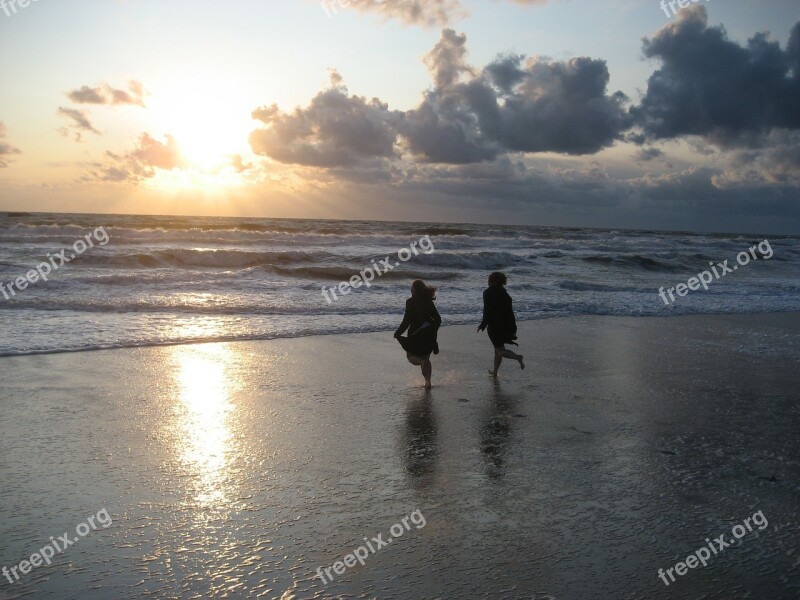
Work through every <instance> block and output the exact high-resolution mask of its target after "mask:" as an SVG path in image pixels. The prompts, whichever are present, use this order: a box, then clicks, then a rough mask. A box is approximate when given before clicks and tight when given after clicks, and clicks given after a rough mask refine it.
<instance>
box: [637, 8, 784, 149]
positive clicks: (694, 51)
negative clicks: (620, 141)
mask: <svg viewBox="0 0 800 600" xmlns="http://www.w3.org/2000/svg"><path fill="white" fill-rule="evenodd" d="M644 54H645V56H646V57H648V58H654V59H658V60H660V61H661V63H662V66H661V68H659V69H658V70H657V71H656V72H655V73H653V75H652V76H651V77H650V79H649V81H648V86H647V93H646V95H645V96H644V98H643V99H642V102H641V105H639V106H637V107H634V108H633V109H631V113H632V115H633V116H634V117H635V118H636V120H637V122H638V124H639V125H640V126H641V128H642V134H641V135H640V136H639V137H636V138H634V141H637V142H640V143H641V142H643V141H645V140H646V139H670V138H676V137H680V136H702V137H704V138H706V139H707V140H708V141H710V142H712V143H715V144H716V145H718V146H722V147H729V146H752V145H757V144H758V143H759V140H760V139H761V137H762V136H764V135H765V134H768V133H769V132H770V131H771V130H773V129H791V130H796V129H800V110H798V107H800V22H799V23H797V24H796V25H795V26H794V28H793V29H792V33H791V38H790V41H789V44H788V46H787V48H786V50H785V51H784V50H782V49H781V47H780V45H779V44H778V43H777V42H774V41H771V40H770V39H769V38H768V37H767V35H766V34H757V35H755V36H753V37H752V38H750V40H749V41H748V43H747V46H746V47H745V46H741V45H739V44H737V43H736V42H733V41H730V40H729V39H728V37H727V34H726V32H725V30H724V29H723V28H722V27H721V26H718V27H709V26H708V18H707V15H706V10H705V7H703V6H702V5H696V6H692V7H689V8H686V9H684V10H682V11H681V13H680V15H679V17H678V19H677V21H675V22H674V23H671V24H670V25H667V26H665V27H663V28H662V29H661V30H659V31H658V32H657V33H656V34H655V35H654V36H653V37H652V38H651V39H647V38H645V39H644Z"/></svg>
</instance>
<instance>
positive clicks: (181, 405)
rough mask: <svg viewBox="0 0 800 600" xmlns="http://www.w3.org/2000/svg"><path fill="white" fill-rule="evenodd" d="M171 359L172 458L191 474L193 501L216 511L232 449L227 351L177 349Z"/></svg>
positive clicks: (224, 497) (223, 500)
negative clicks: (173, 382)
mask: <svg viewBox="0 0 800 600" xmlns="http://www.w3.org/2000/svg"><path fill="white" fill-rule="evenodd" d="M173 359H174V361H175V367H176V368H175V379H176V394H177V397H176V402H175V410H176V411H177V416H178V419H177V420H176V428H175V429H176V431H175V434H176V435H175V439H176V445H177V446H178V447H177V448H176V455H177V456H178V458H179V460H180V461H181V462H182V463H183V464H184V465H185V466H186V467H188V469H189V471H190V473H192V474H194V475H195V485H196V495H195V497H194V500H195V502H197V503H198V504H199V505H200V506H203V507H209V508H215V507H217V508H218V507H220V506H222V505H225V504H227V503H228V502H229V497H228V495H229V491H230V490H229V489H228V488H229V486H230V479H231V478H230V473H229V472H228V471H229V468H230V465H229V462H230V458H231V456H232V455H233V453H234V451H235V448H234V446H235V440H234V438H233V435H232V432H231V420H232V418H233V416H234V413H235V410H236V408H235V406H234V404H232V402H231V399H230V396H231V392H232V388H233V386H234V385H235V381H234V380H233V378H232V376H231V373H230V371H231V368H230V367H231V359H232V356H231V351H230V350H229V348H228V346H226V345H225V344H200V345H192V346H176V347H174V348H173Z"/></svg>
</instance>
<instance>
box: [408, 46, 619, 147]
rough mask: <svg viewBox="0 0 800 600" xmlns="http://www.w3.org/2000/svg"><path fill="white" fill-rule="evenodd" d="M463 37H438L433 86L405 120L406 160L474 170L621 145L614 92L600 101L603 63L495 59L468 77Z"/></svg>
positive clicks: (429, 60) (605, 77)
mask: <svg viewBox="0 0 800 600" xmlns="http://www.w3.org/2000/svg"><path fill="white" fill-rule="evenodd" d="M464 43H465V39H464V36H457V35H455V33H454V32H453V31H452V30H444V31H443V32H442V39H441V40H440V42H439V43H438V44H437V46H436V48H434V50H433V51H432V52H431V53H430V54H428V56H427V57H426V64H427V65H428V67H429V69H430V70H431V74H432V76H433V78H434V81H435V82H436V87H435V88H434V89H433V90H431V91H429V92H427V93H426V95H425V98H424V100H423V102H422V104H421V105H420V107H419V108H418V109H416V110H414V111H411V112H410V113H409V114H408V115H407V119H408V122H409V127H410V130H409V132H408V134H407V137H408V140H409V144H410V148H411V150H412V152H414V153H416V154H418V155H419V156H420V157H421V158H422V159H423V160H426V161H431V162H451V163H459V162H474V161H475V160H487V159H491V158H494V157H495V156H497V155H501V154H507V153H513V152H524V153H534V152H557V153H563V154H573V155H580V154H594V153H595V152H598V151H599V150H601V149H603V148H605V147H608V146H611V145H613V143H614V142H615V141H616V140H619V139H621V138H622V132H623V131H624V130H625V129H627V128H628V127H629V123H630V119H629V117H628V115H627V113H626V110H625V103H626V102H627V97H626V96H625V95H624V94H623V93H622V92H616V93H614V94H611V95H609V94H607V92H606V89H607V86H608V82H609V78H610V76H609V72H608V68H607V66H606V63H605V61H602V60H596V59H591V58H587V57H580V58H572V59H569V60H567V61H550V60H547V59H544V58H526V57H525V56H524V55H510V56H501V57H499V58H497V59H496V60H495V61H493V62H492V63H490V64H489V65H488V66H486V67H485V68H484V69H483V70H482V71H480V72H476V71H475V70H474V69H472V68H471V67H469V66H468V65H466V64H465V63H464V48H463V45H464Z"/></svg>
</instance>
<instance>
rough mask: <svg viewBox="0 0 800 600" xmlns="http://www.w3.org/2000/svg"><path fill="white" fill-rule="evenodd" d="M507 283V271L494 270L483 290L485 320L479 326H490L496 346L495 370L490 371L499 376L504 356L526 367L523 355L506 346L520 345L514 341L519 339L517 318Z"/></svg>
mask: <svg viewBox="0 0 800 600" xmlns="http://www.w3.org/2000/svg"><path fill="white" fill-rule="evenodd" d="M505 285H506V275H505V273H500V272H494V273H492V274H491V275H489V287H488V288H486V290H485V291H484V292H483V320H482V321H481V324H480V325H479V326H478V331H483V330H484V329H486V328H487V327H488V328H489V339H490V340H491V341H492V345H493V346H494V370H491V371H489V373H490V374H491V375H492V377H497V369H499V368H500V364H501V363H502V362H503V358H504V357H505V358H513V359H514V360H516V361H517V362H519V366H520V368H522V369H524V368H525V362H524V361H523V357H522V355H521V354H516V353H515V352H512V351H511V350H506V346H505V345H506V344H514V345H515V346H517V345H518V344H517V342H515V341H514V340H516V339H517V320H516V319H515V318H514V309H513V308H512V306H511V296H509V295H508V292H507V291H506V288H505V287H504V286H505Z"/></svg>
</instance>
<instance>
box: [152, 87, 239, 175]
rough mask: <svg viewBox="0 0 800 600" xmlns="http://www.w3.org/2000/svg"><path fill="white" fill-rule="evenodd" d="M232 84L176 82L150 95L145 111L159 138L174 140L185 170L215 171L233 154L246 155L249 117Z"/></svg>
mask: <svg viewBox="0 0 800 600" xmlns="http://www.w3.org/2000/svg"><path fill="white" fill-rule="evenodd" d="M237 91H238V89H237V85H236V84H235V82H231V81H223V80H220V79H219V78H216V77H215V78H213V79H212V78H209V76H208V75H205V76H203V77H200V76H197V77H195V78H192V77H189V78H187V77H180V78H177V79H175V80H171V81H170V82H169V83H167V84H164V85H162V86H160V87H159V89H157V90H154V91H153V93H152V97H151V98H150V99H149V101H148V103H149V110H150V111H151V113H152V115H153V117H154V119H155V122H156V123H157V124H158V125H159V127H160V129H161V131H162V132H163V133H168V134H170V135H172V136H174V137H175V139H176V140H177V142H178V144H179V146H180V148H181V152H182V154H183V156H184V158H185V159H186V160H187V161H188V163H189V166H190V167H194V168H199V169H202V170H204V171H214V170H219V169H220V168H222V167H224V166H225V165H226V164H229V163H230V156H231V155H234V154H242V155H249V154H250V147H249V145H248V142H247V138H248V135H249V133H250V131H252V129H253V123H252V119H251V117H250V112H251V110H252V107H250V106H248V105H246V104H245V103H244V101H243V100H242V98H241V94H238V93H237Z"/></svg>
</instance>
